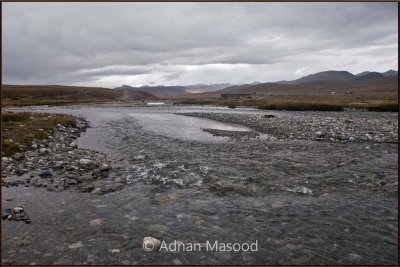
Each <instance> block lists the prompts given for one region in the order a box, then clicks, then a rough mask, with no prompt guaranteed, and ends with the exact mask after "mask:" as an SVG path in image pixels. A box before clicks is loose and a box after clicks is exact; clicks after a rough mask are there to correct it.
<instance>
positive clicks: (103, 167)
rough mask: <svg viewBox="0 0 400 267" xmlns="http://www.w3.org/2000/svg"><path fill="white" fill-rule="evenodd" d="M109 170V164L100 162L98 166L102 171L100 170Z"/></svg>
mask: <svg viewBox="0 0 400 267" xmlns="http://www.w3.org/2000/svg"><path fill="white" fill-rule="evenodd" d="M109 170H111V166H110V165H108V164H106V163H104V164H102V165H101V167H100V171H102V172H106V171H109Z"/></svg>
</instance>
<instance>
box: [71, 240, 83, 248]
mask: <svg viewBox="0 0 400 267" xmlns="http://www.w3.org/2000/svg"><path fill="white" fill-rule="evenodd" d="M68 247H69V248H70V249H77V248H81V247H83V243H82V242H81V241H79V242H77V243H74V244H71V245H69V246H68Z"/></svg>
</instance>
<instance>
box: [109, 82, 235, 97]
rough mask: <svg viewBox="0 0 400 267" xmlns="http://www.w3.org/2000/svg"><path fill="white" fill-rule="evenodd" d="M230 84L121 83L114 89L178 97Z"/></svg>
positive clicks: (214, 89) (221, 87) (209, 90)
mask: <svg viewBox="0 0 400 267" xmlns="http://www.w3.org/2000/svg"><path fill="white" fill-rule="evenodd" d="M229 86H232V84H230V83H218V84H195V85H186V86H164V85H157V86H148V85H145V86H141V87H132V86H129V85H125V84H124V85H122V86H120V87H117V88H115V89H124V90H140V91H142V92H147V93H150V94H153V95H155V96H157V97H161V98H168V97H180V96H183V95H186V94H191V93H204V92H214V91H217V90H220V89H223V88H226V87H229Z"/></svg>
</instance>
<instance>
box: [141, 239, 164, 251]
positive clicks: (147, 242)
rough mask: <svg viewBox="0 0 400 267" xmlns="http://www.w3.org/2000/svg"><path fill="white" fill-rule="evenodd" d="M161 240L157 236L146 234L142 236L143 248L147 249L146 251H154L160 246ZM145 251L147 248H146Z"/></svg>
mask: <svg viewBox="0 0 400 267" xmlns="http://www.w3.org/2000/svg"><path fill="white" fill-rule="evenodd" d="M160 246H161V241H160V240H158V239H157V238H154V237H151V236H147V237H145V238H143V249H145V250H146V249H148V251H156V250H158V249H159V248H160ZM146 251H147V250H146Z"/></svg>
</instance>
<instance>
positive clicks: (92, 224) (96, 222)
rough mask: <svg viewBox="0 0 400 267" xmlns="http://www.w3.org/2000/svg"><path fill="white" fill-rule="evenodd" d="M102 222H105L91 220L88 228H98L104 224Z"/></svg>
mask: <svg viewBox="0 0 400 267" xmlns="http://www.w3.org/2000/svg"><path fill="white" fill-rule="evenodd" d="M104 222H105V221H104V220H103V219H94V220H91V221H90V222H89V224H90V226H93V227H100V226H102V225H103V224H104Z"/></svg>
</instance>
